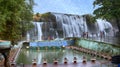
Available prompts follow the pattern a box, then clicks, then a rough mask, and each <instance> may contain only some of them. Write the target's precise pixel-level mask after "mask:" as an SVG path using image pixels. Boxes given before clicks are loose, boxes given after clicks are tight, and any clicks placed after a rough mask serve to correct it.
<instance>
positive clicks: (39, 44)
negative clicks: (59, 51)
mask: <svg viewBox="0 0 120 67" xmlns="http://www.w3.org/2000/svg"><path fill="white" fill-rule="evenodd" d="M72 43H73V41H72V40H53V41H38V42H30V43H29V46H30V47H44V46H48V47H51V46H58V47H60V46H68V45H71V44H72Z"/></svg>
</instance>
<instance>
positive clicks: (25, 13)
mask: <svg viewBox="0 0 120 67" xmlns="http://www.w3.org/2000/svg"><path fill="white" fill-rule="evenodd" d="M33 4H34V3H33V0H0V39H4V40H10V41H11V42H12V45H14V44H15V42H17V41H18V40H20V37H21V35H22V32H26V31H27V30H28V29H30V28H31V27H32V23H31V21H32V15H33V11H32V6H33ZM23 30H24V31H23Z"/></svg>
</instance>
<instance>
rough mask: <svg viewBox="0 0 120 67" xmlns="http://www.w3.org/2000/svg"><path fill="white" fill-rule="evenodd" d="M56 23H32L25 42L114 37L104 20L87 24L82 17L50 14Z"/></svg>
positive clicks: (110, 27) (108, 24) (110, 26)
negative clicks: (32, 26) (32, 25)
mask: <svg viewBox="0 0 120 67" xmlns="http://www.w3.org/2000/svg"><path fill="white" fill-rule="evenodd" d="M51 14H52V15H54V17H55V18H54V19H55V20H56V21H52V19H50V20H51V21H50V22H33V24H34V28H33V29H31V30H30V31H28V33H27V37H28V38H27V40H38V41H41V40H42V39H43V40H47V39H59V38H67V37H98V36H99V37H100V36H101V34H102V37H103V35H104V36H114V34H113V27H112V25H111V24H110V23H109V22H107V21H106V20H102V19H97V22H96V23H88V22H87V21H86V18H85V17H84V16H79V15H71V14H62V13H51Z"/></svg>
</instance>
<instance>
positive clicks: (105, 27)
mask: <svg viewBox="0 0 120 67" xmlns="http://www.w3.org/2000/svg"><path fill="white" fill-rule="evenodd" d="M97 23H98V28H99V31H100V32H101V31H102V32H104V35H105V36H114V32H113V27H112V25H111V24H110V23H109V22H107V21H106V20H102V19H97Z"/></svg>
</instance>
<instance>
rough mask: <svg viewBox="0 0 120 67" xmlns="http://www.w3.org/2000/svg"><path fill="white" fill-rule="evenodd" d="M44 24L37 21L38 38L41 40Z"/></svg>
mask: <svg viewBox="0 0 120 67" xmlns="http://www.w3.org/2000/svg"><path fill="white" fill-rule="evenodd" d="M42 24H43V23H40V22H37V28H38V40H39V41H41V40H42Z"/></svg>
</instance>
